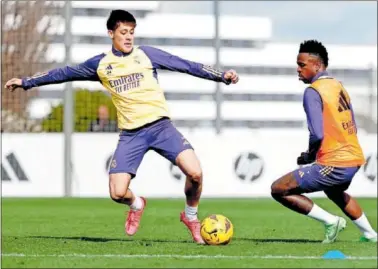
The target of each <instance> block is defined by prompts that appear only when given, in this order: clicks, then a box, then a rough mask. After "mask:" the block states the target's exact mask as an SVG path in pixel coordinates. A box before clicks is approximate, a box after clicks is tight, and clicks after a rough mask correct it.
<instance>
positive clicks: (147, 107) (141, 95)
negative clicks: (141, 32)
mask: <svg viewBox="0 0 378 269" xmlns="http://www.w3.org/2000/svg"><path fill="white" fill-rule="evenodd" d="M158 69H162V70H170V71H177V72H181V73H187V74H190V75H193V76H196V77H199V78H203V79H208V80H213V81H216V82H224V83H226V84H230V82H229V81H226V80H225V79H224V78H223V72H221V71H218V70H215V69H214V68H212V67H210V66H206V65H203V64H201V63H196V62H192V61H188V60H185V59H182V58H180V57H177V56H175V55H172V54H170V53H168V52H165V51H163V50H160V49H157V48H154V47H150V46H135V47H134V48H133V50H132V51H131V52H130V53H123V52H121V51H118V50H116V49H114V48H112V50H110V51H109V52H107V53H102V54H100V55H97V56H95V57H93V58H91V59H89V60H87V61H85V62H84V63H81V64H79V65H77V66H72V67H71V66H66V67H64V68H57V69H54V70H51V71H49V72H48V73H45V74H42V75H36V76H33V77H30V78H24V79H23V80H22V82H23V88H24V89H25V90H27V89H30V88H32V87H36V86H42V85H47V84H54V83H62V82H66V81H75V80H91V81H99V82H101V84H102V85H103V86H104V87H105V88H106V89H107V90H108V92H109V93H110V94H111V97H112V100H113V103H114V105H115V107H116V109H117V120H118V128H120V129H126V130H132V129H136V128H139V127H142V126H144V125H146V124H148V123H151V122H154V121H156V120H158V119H160V118H162V117H170V113H169V109H168V106H167V102H166V99H165V96H164V91H163V89H162V88H161V87H160V85H159V80H158V74H157V70H158Z"/></svg>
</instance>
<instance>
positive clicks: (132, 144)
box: [109, 133, 148, 183]
mask: <svg viewBox="0 0 378 269" xmlns="http://www.w3.org/2000/svg"><path fill="white" fill-rule="evenodd" d="M147 150H148V143H147V142H146V139H145V137H144V136H143V133H137V134H133V133H125V134H124V135H122V134H121V135H120V137H119V141H118V144H117V148H116V150H115V151H114V154H113V156H112V159H111V161H110V164H109V178H110V179H111V178H119V177H122V178H124V176H121V175H122V174H129V175H130V177H131V178H133V177H135V175H136V173H137V170H138V168H139V166H140V163H141V162H142V160H143V157H144V155H145V154H146V152H147ZM118 174H121V175H118ZM115 181H116V182H117V183H118V182H122V181H124V180H118V179H117V180H115Z"/></svg>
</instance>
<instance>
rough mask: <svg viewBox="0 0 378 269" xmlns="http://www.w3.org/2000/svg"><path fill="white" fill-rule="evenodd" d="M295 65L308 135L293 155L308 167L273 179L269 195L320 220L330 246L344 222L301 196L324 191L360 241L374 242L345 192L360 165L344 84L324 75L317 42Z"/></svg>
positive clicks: (306, 45) (324, 59) (303, 49)
mask: <svg viewBox="0 0 378 269" xmlns="http://www.w3.org/2000/svg"><path fill="white" fill-rule="evenodd" d="M297 65H298V67H297V72H298V76H299V79H300V80H301V81H303V82H304V83H306V84H310V86H309V87H308V88H306V90H305V92H304V97H303V106H304V110H305V112H306V116H307V124H308V129H309V131H310V138H309V148H308V151H307V152H304V153H302V154H301V156H299V157H298V159H297V164H298V165H306V164H311V165H310V166H305V167H302V168H299V169H297V170H294V171H293V172H290V173H288V174H286V175H284V176H283V177H281V178H280V179H278V180H276V181H275V182H274V183H273V184H272V196H273V198H274V199H275V200H277V201H278V202H279V203H281V204H282V205H284V206H286V207H288V208H289V209H291V210H294V211H296V212H298V213H301V214H304V215H307V216H309V217H310V218H313V219H316V220H318V221H320V222H322V223H323V224H324V225H325V239H324V241H323V243H332V242H334V241H335V240H336V238H337V236H338V233H339V232H340V231H341V230H343V229H344V228H345V227H346V221H345V219H344V218H341V217H338V216H334V215H332V214H330V213H328V212H327V211H325V210H323V209H322V208H320V207H319V206H317V205H316V204H315V203H314V202H313V201H312V200H311V199H309V198H307V197H306V196H304V195H302V194H303V193H311V192H317V191H324V192H325V194H326V195H327V196H328V198H329V199H331V200H332V201H333V202H334V203H335V204H336V205H337V206H339V207H340V209H341V210H342V211H343V212H344V214H345V215H346V216H348V217H349V218H350V219H351V220H352V221H353V222H354V224H355V225H356V226H357V227H358V228H359V229H360V231H361V233H362V237H361V241H369V242H377V233H376V231H375V230H374V229H373V228H372V227H371V225H370V223H369V221H368V219H367V218H366V216H365V214H364V213H363V211H362V209H361V207H360V206H359V205H358V203H357V201H356V200H355V199H354V198H352V197H351V196H350V195H349V194H348V193H346V192H345V191H346V190H347V189H348V187H349V185H350V183H351V181H352V179H353V177H354V175H355V174H356V173H357V171H358V170H359V169H360V167H361V166H362V165H363V164H364V163H365V158H364V155H363V152H362V149H361V146H360V144H359V142H358V137H357V127H356V122H355V119H354V113H353V108H352V104H351V100H350V98H349V95H348V93H347V91H346V90H345V88H344V86H343V85H342V84H341V83H340V82H339V81H338V80H336V79H335V78H332V77H330V76H329V74H328V73H327V71H326V69H327V67H328V52H327V50H326V48H325V47H324V46H323V45H322V43H320V42H318V41H316V40H308V41H305V42H303V43H302V44H301V45H300V48H299V54H298V57H297ZM312 163H313V164H312Z"/></svg>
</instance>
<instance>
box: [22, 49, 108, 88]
mask: <svg viewBox="0 0 378 269" xmlns="http://www.w3.org/2000/svg"><path fill="white" fill-rule="evenodd" d="M104 56H105V54H104V53H103V54H100V55H97V56H95V57H92V58H90V59H88V60H87V61H85V62H84V63H81V64H79V65H76V66H65V67H63V68H56V69H52V70H50V71H48V72H46V73H41V74H36V75H34V76H32V77H27V78H23V79H22V87H23V88H24V89H25V90H28V89H30V88H33V87H37V86H43V85H48V84H58V83H63V82H67V81H75V80H91V81H100V78H99V77H98V75H97V67H98V65H99V62H100V60H101V59H102V58H103V57H104Z"/></svg>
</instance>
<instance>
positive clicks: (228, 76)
mask: <svg viewBox="0 0 378 269" xmlns="http://www.w3.org/2000/svg"><path fill="white" fill-rule="evenodd" d="M224 79H225V80H229V81H231V83H232V84H236V83H238V81H239V75H238V73H236V71H235V70H233V69H231V70H228V71H226V72H225V73H224Z"/></svg>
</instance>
